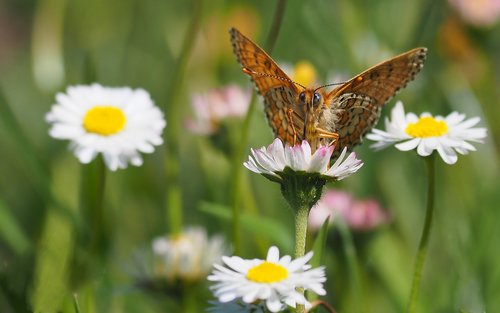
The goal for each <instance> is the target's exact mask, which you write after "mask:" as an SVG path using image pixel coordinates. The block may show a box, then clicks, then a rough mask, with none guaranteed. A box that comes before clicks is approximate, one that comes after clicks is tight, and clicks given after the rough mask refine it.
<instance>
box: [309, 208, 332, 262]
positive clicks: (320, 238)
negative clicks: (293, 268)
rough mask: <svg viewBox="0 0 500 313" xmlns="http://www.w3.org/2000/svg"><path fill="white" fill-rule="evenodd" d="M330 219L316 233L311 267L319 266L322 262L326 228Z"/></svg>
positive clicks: (326, 233)
mask: <svg viewBox="0 0 500 313" xmlns="http://www.w3.org/2000/svg"><path fill="white" fill-rule="evenodd" d="M329 221H330V217H328V218H327V219H326V220H325V222H324V223H323V225H321V228H320V229H319V231H318V233H317V234H316V238H315V239H314V243H313V249H312V251H313V252H314V255H313V257H312V259H311V262H309V263H311V265H312V266H313V267H317V266H320V265H321V264H322V261H323V260H324V255H325V248H326V237H327V235H328V226H329Z"/></svg>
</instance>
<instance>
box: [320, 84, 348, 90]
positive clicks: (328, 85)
mask: <svg viewBox="0 0 500 313" xmlns="http://www.w3.org/2000/svg"><path fill="white" fill-rule="evenodd" d="M343 84H345V82H341V83H331V84H327V85H323V86H319V87H318V88H316V89H314V91H316V90H319V89H321V88H325V87H330V86H336V85H343Z"/></svg>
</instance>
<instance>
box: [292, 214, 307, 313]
mask: <svg viewBox="0 0 500 313" xmlns="http://www.w3.org/2000/svg"><path fill="white" fill-rule="evenodd" d="M310 209H311V208H310V207H308V206H304V205H302V206H300V207H298V208H294V210H295V256H294V257H295V258H300V257H302V256H304V254H305V252H306V239H307V238H306V236H307V218H308V216H309V210H310ZM297 291H298V292H299V293H301V294H304V289H303V288H297ZM295 312H297V313H304V312H305V307H304V305H301V304H297V308H296V309H295Z"/></svg>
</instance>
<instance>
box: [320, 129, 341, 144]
mask: <svg viewBox="0 0 500 313" xmlns="http://www.w3.org/2000/svg"><path fill="white" fill-rule="evenodd" d="M316 131H317V132H318V137H319V138H326V139H331V141H330V142H329V143H328V146H331V145H333V144H334V143H336V142H337V141H338V140H339V134H337V133H332V132H329V131H327V130H324V129H321V128H316Z"/></svg>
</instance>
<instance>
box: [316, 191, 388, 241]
mask: <svg viewBox="0 0 500 313" xmlns="http://www.w3.org/2000/svg"><path fill="white" fill-rule="evenodd" d="M328 217H330V223H334V222H335V220H336V219H337V218H339V217H340V218H342V220H343V221H344V222H345V223H346V224H347V226H348V227H349V228H351V229H353V230H360V231H366V230H371V229H373V228H375V227H377V226H379V225H381V224H384V223H387V222H388V221H389V219H390V215H389V214H388V213H387V212H386V211H384V209H382V207H381V206H380V204H379V203H378V202H377V201H376V200H374V199H368V200H357V199H355V198H353V197H352V196H351V195H350V194H348V193H346V192H342V191H335V190H328V191H326V192H325V193H324V194H323V196H322V197H321V199H320V200H319V201H318V203H317V204H316V205H315V206H314V207H313V208H312V209H311V212H310V213H309V227H310V228H311V229H313V230H317V229H319V228H320V227H321V225H323V223H324V222H325V220H326V219H327V218H328Z"/></svg>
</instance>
